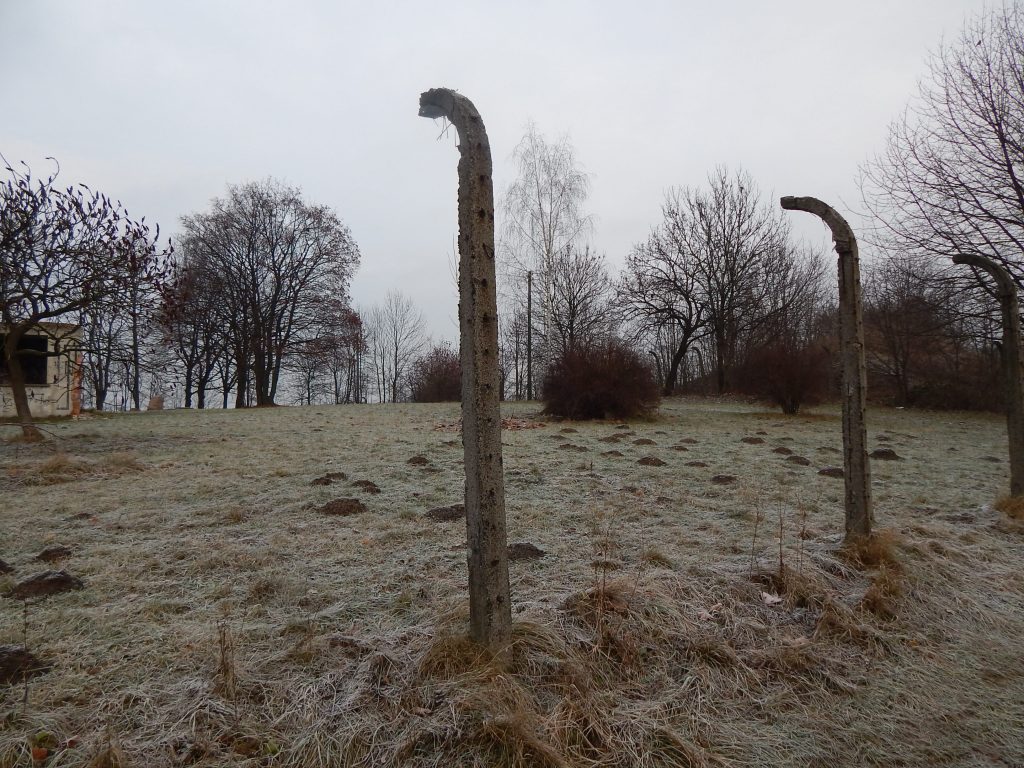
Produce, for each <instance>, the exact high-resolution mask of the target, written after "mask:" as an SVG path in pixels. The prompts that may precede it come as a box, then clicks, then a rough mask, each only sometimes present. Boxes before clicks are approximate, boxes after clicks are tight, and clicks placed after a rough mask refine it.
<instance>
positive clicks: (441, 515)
mask: <svg viewBox="0 0 1024 768" xmlns="http://www.w3.org/2000/svg"><path fill="white" fill-rule="evenodd" d="M424 517H426V518H429V519H430V520H434V521H436V522H439V523H448V522H451V521H453V520H463V519H465V517H466V506H465V504H449V505H448V506H447V507H435V508H434V509H432V510H430V511H429V512H427V513H426V514H425V515H424Z"/></svg>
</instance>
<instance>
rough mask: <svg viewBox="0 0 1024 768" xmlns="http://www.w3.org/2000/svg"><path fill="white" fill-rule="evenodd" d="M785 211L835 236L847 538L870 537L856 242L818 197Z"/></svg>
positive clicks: (794, 202)
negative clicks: (816, 221)
mask: <svg viewBox="0 0 1024 768" xmlns="http://www.w3.org/2000/svg"><path fill="white" fill-rule="evenodd" d="M780 202H781V204H782V207H783V208H784V209H786V210H787V211H806V212H807V213H813V214H814V215H815V216H817V217H818V218H820V219H821V220H822V221H824V222H825V224H826V225H827V226H828V228H829V229H830V230H831V231H832V240H833V241H834V242H835V246H836V253H837V254H838V255H839V345H840V351H841V354H842V363H843V366H842V371H843V377H842V390H843V392H842V398H843V470H844V471H843V475H844V478H845V486H846V499H845V507H846V539H847V541H850V540H851V539H854V538H858V537H866V536H870V535H871V523H872V522H873V519H874V514H873V511H872V508H871V469H870V465H869V464H868V451H867V426H866V424H865V420H864V412H865V410H866V403H867V373H866V369H865V365H864V323H863V320H862V310H861V300H860V258H859V256H858V253H857V239H856V238H855V237H854V236H853V230H851V229H850V225H849V224H847V223H846V220H845V219H844V218H843V217H842V216H840V215H839V214H838V213H837V212H836V211H835V209H834V208H832V207H831V206H829V205H826V204H825V203H823V202H822V201H821V200H818V199H817V198H814V197H784V198H782V200H781V201H780Z"/></svg>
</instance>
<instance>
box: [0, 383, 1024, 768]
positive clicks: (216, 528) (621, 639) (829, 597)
mask: <svg viewBox="0 0 1024 768" xmlns="http://www.w3.org/2000/svg"><path fill="white" fill-rule="evenodd" d="M503 408H504V413H505V415H506V416H507V417H510V422H509V423H510V425H511V426H512V427H514V428H512V429H509V430H507V431H505V433H504V442H505V473H506V497H507V507H508V518H509V539H510V542H513V543H530V544H533V545H535V546H536V547H538V548H539V549H541V550H543V552H544V553H545V554H544V556H543V557H541V558H539V559H524V560H515V561H513V562H512V563H511V577H512V591H513V604H514V616H515V618H516V640H515V646H514V654H513V658H512V661H511V662H510V663H509V664H508V665H507V666H502V665H499V664H498V663H496V662H495V660H493V659H491V658H488V657H487V655H486V654H485V653H483V652H481V651H480V650H479V649H476V648H474V647H473V646H472V645H471V644H469V643H468V642H467V641H466V639H465V638H464V636H463V634H462V633H463V630H464V625H465V615H466V607H465V580H466V567H465V554H464V543H465V527H464V523H463V522H462V521H461V520H455V521H447V522H445V521H436V520H434V519H432V518H431V517H429V516H427V513H428V512H429V511H430V510H432V509H435V508H438V507H443V506H446V505H450V504H453V503H456V502H459V501H461V496H462V446H461V442H460V437H459V433H458V431H457V421H458V406H457V405H454V404H452V405H443V406H442V405H439V406H434V405H387V406H316V407H308V408H278V409H267V410H254V411H208V412H186V411H174V412H154V413H144V414H133V415H118V416H105V417H94V418H86V419H83V420H81V421H78V422H57V423H51V424H48V425H46V428H47V429H48V430H49V431H50V433H51V436H50V439H49V440H48V441H47V442H46V443H45V444H43V445H27V444H23V443H19V442H15V441H4V442H0V463H2V471H0V530H2V537H0V559H3V560H5V561H6V562H7V563H8V564H10V565H11V566H13V567H14V572H13V573H10V574H7V575H6V576H0V579H2V580H3V582H2V583H0V592H2V591H6V590H7V589H10V588H11V587H12V586H13V585H14V584H16V583H17V582H18V581H19V580H21V579H23V578H25V577H28V576H30V575H32V574H34V573H36V572H38V571H40V570H43V569H44V568H47V567H54V568H64V569H66V570H67V571H68V572H70V573H71V574H73V575H74V576H77V577H80V578H81V579H82V580H83V582H84V588H82V589H80V590H75V591H70V592H67V593H64V594H59V595H55V596H52V597H49V598H45V599H41V600H36V601H30V602H29V603H27V604H24V603H22V602H21V601H17V600H13V599H10V598H7V599H2V600H0V627H2V629H0V644H4V643H17V644H25V645H27V646H28V647H29V648H30V649H31V650H32V651H33V652H34V653H36V654H37V655H38V656H39V657H40V658H41V659H42V660H43V661H45V662H47V663H49V664H51V665H52V669H51V671H49V672H48V673H47V674H45V675H41V676H38V677H35V678H33V679H32V680H31V681H30V682H29V684H28V686H27V688H26V687H25V686H22V685H20V684H19V685H15V686H0V697H2V704H0V717H2V718H3V719H2V720H0V766H2V767H3V768H6V767H7V766H14V765H26V766H28V765H32V757H31V749H32V747H36V756H37V757H40V756H45V764H46V765H53V766H57V765H60V766H86V765H93V766H102V765H108V766H109V765H134V766H172V765H227V764H237V765H253V766H256V765H268V766H333V765H338V766H357V765H358V766H363V765H365V766H369V765H424V766H425V765H443V766H454V765H523V766H526V765H540V766H598V765H601V766H605V765H606V766H631V765H641V766H643V765H647V766H682V765H737V766H740V765H742V766H764V765H801V766H806V765H818V766H836V765H887V766H888V765H979V766H994V765H1024V663H1022V660H1021V653H1020V638H1021V637H1022V636H1024V579H1022V576H1021V571H1022V567H1024V524H1022V523H1021V522H1018V521H1016V520H1012V519H1010V518H1008V517H1006V516H1005V515H1004V514H1002V513H1000V512H998V511H995V510H994V509H993V508H992V506H991V505H992V503H993V502H994V501H995V500H996V499H997V498H998V497H999V496H1000V495H1002V494H1003V493H1004V492H1005V489H1006V487H1007V485H1008V481H1007V464H1006V460H1005V451H1006V438H1005V427H1004V422H1003V420H1002V419H1000V418H998V417H997V416H994V415H977V414H961V413H921V412H914V411H895V410H889V409H883V408H878V407H873V408H871V409H870V411H869V414H868V417H869V444H870V447H871V448H872V450H874V449H889V450H890V451H892V452H894V453H895V454H896V455H897V456H898V457H900V458H899V459H896V460H881V459H879V460H873V461H872V464H871V468H872V473H873V487H874V498H875V516H876V525H877V526H878V527H879V528H882V529H885V531H886V532H885V534H884V536H883V543H884V544H885V546H880V547H878V548H877V549H878V551H874V552H870V553H866V554H865V555H864V559H865V560H867V561H868V562H867V564H866V565H865V564H861V563H858V562H857V558H856V557H855V556H852V555H851V554H849V553H844V552H843V551H841V550H840V549H839V548H838V545H839V542H840V539H841V536H840V534H841V531H842V519H843V512H842V494H843V487H842V483H843V481H842V478H841V477H840V478H835V477H830V476H828V475H822V474H819V471H820V470H822V469H827V468H830V467H832V468H835V467H837V466H839V465H840V463H841V454H840V452H839V446H840V444H841V437H840V418H839V414H838V410H837V409H835V408H821V409H817V410H815V411H813V412H811V413H808V414H805V415H801V416H797V417H784V416H782V415H780V414H778V413H775V412H770V411H767V410H765V409H763V408H760V407H757V406H751V405H743V404H737V403H721V402H715V401H704V400H673V401H668V402H666V403H665V404H664V405H663V407H662V409H661V411H660V414H659V416H658V417H657V418H655V419H653V420H651V421H633V422H630V423H628V424H623V423H618V422H595V423H577V422H573V423H566V422H562V423H559V422H553V421H548V420H546V419H543V418H541V417H540V416H539V414H538V408H537V406H536V405H535V404H505V405H504V406H503ZM0 434H3V435H5V436H11V435H13V434H14V430H13V429H11V428H9V427H7V428H5V432H4V433H0ZM653 459H657V460H658V461H653ZM641 460H644V463H641ZM660 462H663V463H660ZM327 473H335V474H334V475H333V476H332V477H333V479H332V480H331V482H330V483H329V484H322V485H313V484H312V483H313V481H314V480H315V479H317V478H323V477H324V476H325V475H327ZM342 474H343V475H344V477H342ZM360 481H368V482H360ZM371 484H372V485H371ZM376 489H379V492H377V490H376ZM339 498H353V499H358V500H360V501H362V502H363V503H364V504H365V506H366V509H365V511H357V512H355V513H354V514H350V515H331V514H327V513H325V512H324V511H322V508H323V507H324V505H325V504H327V503H328V502H331V501H332V500H336V499H339ZM350 506H351V505H350ZM780 539H781V547H780ZM52 545H64V546H66V547H68V548H69V549H70V554H69V555H65V556H63V557H59V559H58V560H57V562H56V563H54V564H52V565H47V564H46V563H43V562H39V561H36V560H35V556H36V555H37V553H39V552H40V551H42V550H43V549H44V548H46V547H48V546H52ZM780 560H781V563H780ZM26 697H27V699H26ZM26 702H27V703H26Z"/></svg>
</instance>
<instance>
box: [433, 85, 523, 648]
mask: <svg viewBox="0 0 1024 768" xmlns="http://www.w3.org/2000/svg"><path fill="white" fill-rule="evenodd" d="M419 114H420V116H421V117H429V118H438V117H443V118H446V119H448V120H449V121H450V122H451V124H452V125H454V126H455V128H456V130H457V131H458V135H459V154H460V159H459V331H460V357H461V361H462V445H463V451H464V453H465V467H466V530H467V537H468V538H467V540H468V547H469V552H468V560H469V621H470V634H471V636H472V637H473V639H474V640H475V641H477V642H479V643H481V644H485V645H487V646H490V647H491V648H494V649H499V648H501V647H503V646H505V645H506V644H507V643H508V640H509V637H510V634H511V629H512V606H511V597H510V594H509V581H508V549H507V536H506V531H505V486H504V477H503V472H502V461H501V412H500V410H499V407H500V399H501V398H500V396H501V392H500V378H499V370H498V303H497V293H496V290H495V284H494V282H495V281H494V271H495V270H494V190H493V188H492V182H491V148H490V145H489V144H488V141H487V131H486V130H485V129H484V124H483V120H481V119H480V113H479V112H477V110H476V107H475V106H473V102H471V101H470V100H469V99H467V98H466V97H465V96H462V95H461V94H458V93H456V92H455V91H452V90H449V89H447V88H433V89H431V90H429V91H427V92H425V93H423V94H421V95H420V110H419Z"/></svg>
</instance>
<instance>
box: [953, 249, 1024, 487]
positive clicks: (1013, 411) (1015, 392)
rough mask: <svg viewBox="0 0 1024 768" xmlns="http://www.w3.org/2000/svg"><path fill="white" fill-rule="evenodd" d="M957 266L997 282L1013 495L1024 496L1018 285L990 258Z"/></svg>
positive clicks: (957, 260)
mask: <svg viewBox="0 0 1024 768" xmlns="http://www.w3.org/2000/svg"><path fill="white" fill-rule="evenodd" d="M953 263H954V264H966V265H968V266H971V267H976V268H977V269H980V270H983V271H985V272H988V274H990V275H991V276H992V279H993V280H995V283H996V295H997V297H998V298H999V308H1000V309H1001V310H1002V315H1003V345H1002V349H1001V350H1000V352H1001V357H1002V364H1003V366H1002V367H1003V397H1004V398H1005V399H1006V433H1007V437H1009V441H1010V495H1011V496H1024V390H1022V389H1021V367H1020V366H1021V358H1020V303H1019V300H1018V298H1017V285H1016V283H1014V282H1013V278H1012V277H1010V273H1009V272H1007V271H1006V270H1005V269H1003V267H1001V266H1000V265H999V264H997V263H996V262H994V261H992V259H990V258H988V257H987V256H981V255H979V254H973V253H968V254H961V255H959V256H954V257H953Z"/></svg>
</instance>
